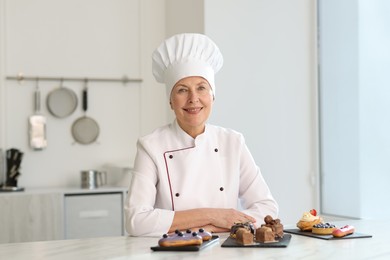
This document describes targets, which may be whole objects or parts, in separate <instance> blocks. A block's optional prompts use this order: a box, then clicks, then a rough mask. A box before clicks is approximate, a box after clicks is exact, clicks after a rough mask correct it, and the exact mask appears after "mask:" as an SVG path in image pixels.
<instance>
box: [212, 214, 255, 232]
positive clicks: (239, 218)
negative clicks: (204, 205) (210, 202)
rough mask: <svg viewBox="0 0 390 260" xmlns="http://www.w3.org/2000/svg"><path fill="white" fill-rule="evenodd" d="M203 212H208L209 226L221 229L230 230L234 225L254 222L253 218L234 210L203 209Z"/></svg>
mask: <svg viewBox="0 0 390 260" xmlns="http://www.w3.org/2000/svg"><path fill="white" fill-rule="evenodd" d="M205 210H207V212H208V216H209V218H210V221H211V222H210V224H211V225H213V226H215V227H219V228H223V229H228V230H230V228H231V227H232V226H233V225H234V224H235V223H245V222H252V223H255V222H256V219H255V218H253V217H251V216H249V215H247V214H244V213H242V212H240V211H238V210H235V209H205Z"/></svg>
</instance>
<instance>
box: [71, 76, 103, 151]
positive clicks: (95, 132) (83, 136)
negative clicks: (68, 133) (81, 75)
mask: <svg viewBox="0 0 390 260" xmlns="http://www.w3.org/2000/svg"><path fill="white" fill-rule="evenodd" d="M82 106H83V111H84V116H82V117H80V118H78V119H77V120H76V121H75V122H74V123H73V125H72V136H73V138H74V140H75V141H76V142H77V143H80V144H91V143H93V142H95V141H96V140H97V138H98V136H99V131H100V129H99V125H98V123H97V122H96V121H95V120H94V119H92V118H90V117H88V116H87V109H88V88H87V83H86V84H85V87H84V90H83V100H82Z"/></svg>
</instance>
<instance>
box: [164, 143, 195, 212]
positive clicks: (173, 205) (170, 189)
mask: <svg viewBox="0 0 390 260" xmlns="http://www.w3.org/2000/svg"><path fill="white" fill-rule="evenodd" d="M192 148H195V146H191V147H187V148H182V149H177V150H171V151H166V152H164V161H165V169H166V170H167V177H168V183H169V191H170V193H171V203H172V210H173V211H175V204H174V203H173V192H172V185H171V178H170V177H169V170H168V163H167V157H166V156H165V155H166V154H167V153H173V152H178V151H183V150H188V149H192Z"/></svg>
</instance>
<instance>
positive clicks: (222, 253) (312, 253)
mask: <svg viewBox="0 0 390 260" xmlns="http://www.w3.org/2000/svg"><path fill="white" fill-rule="evenodd" d="M334 223H336V224H337V225H339V226H341V225H343V224H351V225H354V226H355V227H356V229H357V231H358V232H359V233H365V234H370V235H372V236H373V237H372V238H357V239H343V240H331V241H328V240H322V239H317V238H310V237H305V236H299V235H292V238H291V242H290V244H289V245H288V247H287V248H223V247H221V246H220V245H221V244H222V243H223V242H224V241H225V239H226V237H227V234H226V233H224V234H219V235H220V241H219V243H216V244H213V245H210V246H208V247H206V248H204V249H202V250H201V251H198V252H154V251H152V250H151V249H150V247H151V246H156V245H157V241H158V238H156V237H138V238H136V237H102V238H91V239H76V240H57V241H45V242H26V243H10V244H0V259H11V260H18V259H29V260H35V259H37V260H38V259H39V260H42V259H66V260H77V259H94V260H97V259H245V260H248V259H390V246H389V242H390V241H389V240H388V233H390V228H389V224H390V220H377V221H373V220H370V221H369V220H348V221H346V220H345V221H338V222H334ZM287 228H288V226H287ZM290 228H292V226H290Z"/></svg>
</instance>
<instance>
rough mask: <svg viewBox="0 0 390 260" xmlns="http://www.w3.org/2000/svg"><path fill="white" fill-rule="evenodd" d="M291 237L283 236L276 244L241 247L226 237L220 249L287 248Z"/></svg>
mask: <svg viewBox="0 0 390 260" xmlns="http://www.w3.org/2000/svg"><path fill="white" fill-rule="evenodd" d="M290 240H291V235H290V234H284V236H283V238H281V239H279V241H278V242H272V243H258V242H255V243H254V244H252V245H245V246H244V245H241V244H239V243H237V241H236V239H234V238H232V237H228V238H227V239H226V240H225V242H223V244H222V245H221V247H252V248H253V247H287V246H288V244H289V243H290Z"/></svg>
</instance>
